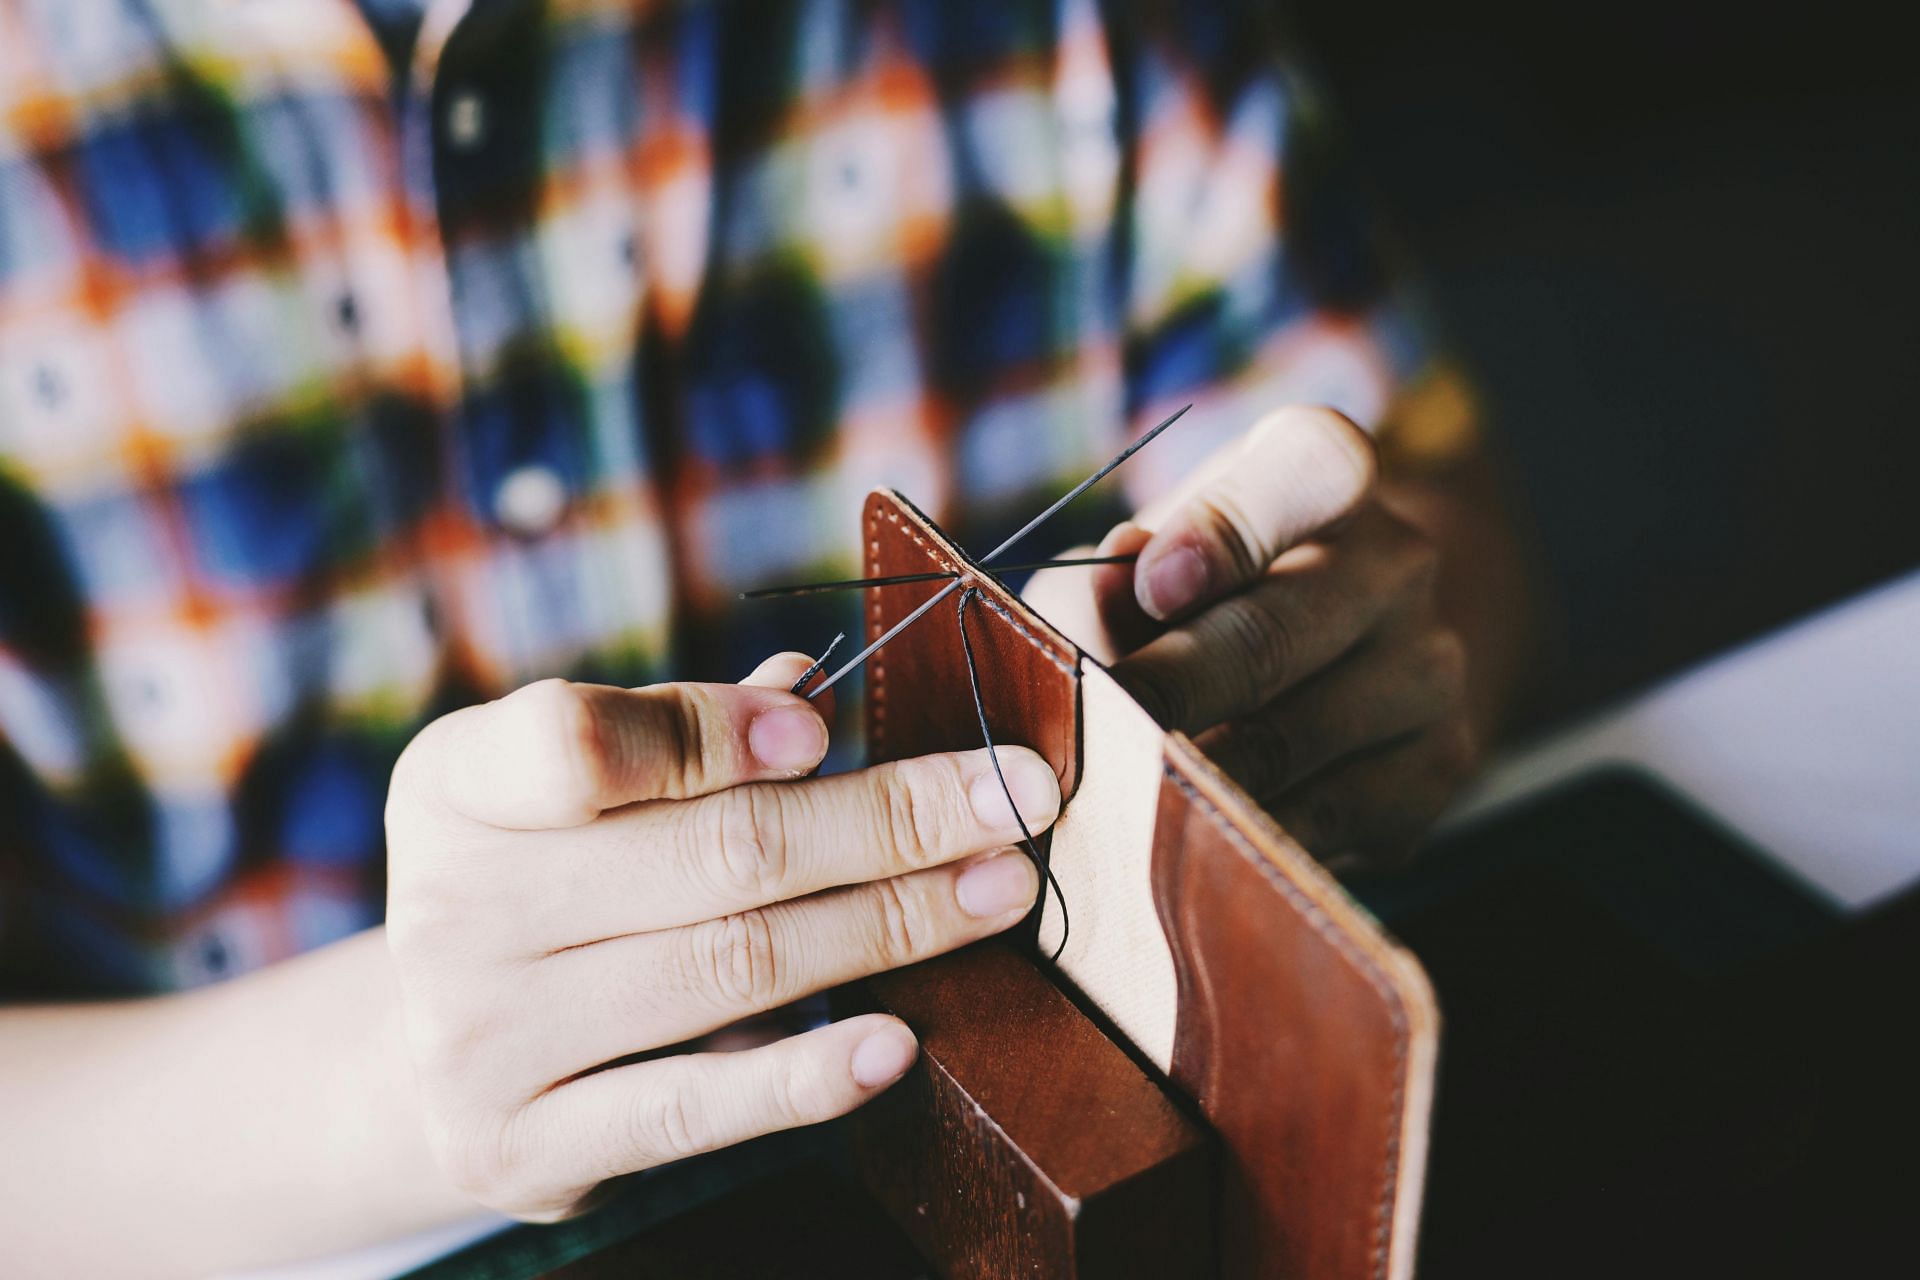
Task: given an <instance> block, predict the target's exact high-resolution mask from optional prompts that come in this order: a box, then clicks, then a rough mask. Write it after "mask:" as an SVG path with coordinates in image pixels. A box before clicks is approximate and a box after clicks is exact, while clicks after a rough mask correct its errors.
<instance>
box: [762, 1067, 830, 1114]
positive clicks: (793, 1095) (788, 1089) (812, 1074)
mask: <svg viewBox="0 0 1920 1280" xmlns="http://www.w3.org/2000/svg"><path fill="white" fill-rule="evenodd" d="M774 1071H775V1078H774V1083H773V1094H774V1099H775V1102H774V1105H775V1107H776V1108H777V1109H778V1114H779V1117H780V1119H781V1121H782V1122H783V1123H784V1124H786V1125H787V1126H788V1127H793V1126H798V1125H803V1124H816V1123H818V1122H820V1121H822V1120H828V1119H831V1118H832V1117H833V1116H834V1115H835V1114H837V1113H838V1111H839V1108H838V1107H837V1106H835V1105H834V1103H835V1099H834V1097H833V1091H832V1089H831V1088H830V1087H829V1085H828V1083H827V1081H826V1079H825V1078H824V1076H823V1073H822V1072H821V1071H820V1070H819V1068H818V1067H817V1065H815V1064H814V1063H812V1062H811V1061H808V1060H806V1059H802V1058H800V1057H798V1056H797V1055H796V1056H795V1057H794V1058H792V1059H790V1060H789V1061H787V1062H784V1063H782V1064H781V1065H779V1066H777V1067H775V1068H774Z"/></svg>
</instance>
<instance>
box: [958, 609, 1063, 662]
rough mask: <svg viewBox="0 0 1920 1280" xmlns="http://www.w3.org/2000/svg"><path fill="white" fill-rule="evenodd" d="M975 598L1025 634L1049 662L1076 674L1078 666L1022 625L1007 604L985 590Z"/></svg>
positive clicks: (1029, 642)
mask: <svg viewBox="0 0 1920 1280" xmlns="http://www.w3.org/2000/svg"><path fill="white" fill-rule="evenodd" d="M973 598H974V599H975V600H978V601H979V602H980V603H981V604H983V605H985V606H987V608H989V609H991V610H993V611H994V612H995V613H997V614H999V615H1000V616H1001V617H1002V618H1003V619H1005V620H1006V624H1007V625H1008V626H1010V627H1012V628H1013V629H1014V630H1015V631H1018V632H1019V633H1020V634H1021V635H1023V636H1025V637H1026V638H1027V643H1028V644H1030V645H1032V646H1033V647H1034V648H1036V649H1038V650H1039V651H1040V654H1041V656H1042V657H1044V658H1045V659H1046V660H1047V661H1048V662H1051V663H1052V664H1053V665H1054V666H1056V667H1058V668H1060V670H1061V671H1063V672H1065V673H1066V674H1067V675H1073V674H1075V672H1076V668H1075V666H1074V664H1073V663H1071V662H1068V661H1067V660H1066V659H1065V658H1063V657H1061V656H1060V655H1059V654H1057V653H1055V652H1054V650H1053V646H1052V645H1050V644H1048V643H1047V642H1046V641H1045V640H1042V639H1041V638H1040V637H1039V636H1037V635H1035V634H1034V633H1033V632H1031V631H1029V630H1027V629H1026V628H1025V627H1023V626H1021V625H1020V621H1019V619H1017V618H1015V617H1014V616H1013V614H1012V613H1010V612H1008V610H1007V607H1006V606H1005V605H1003V604H1001V603H1000V602H999V601H998V600H995V599H993V598H991V597H990V596H988V595H987V594H986V593H985V592H984V591H983V592H979V593H977V594H976V595H975V596H974V597H973Z"/></svg>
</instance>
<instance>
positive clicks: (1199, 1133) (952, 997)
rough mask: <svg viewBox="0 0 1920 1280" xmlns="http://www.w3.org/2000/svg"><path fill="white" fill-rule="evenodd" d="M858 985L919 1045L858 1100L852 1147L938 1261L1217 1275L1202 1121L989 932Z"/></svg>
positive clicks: (943, 1267)
mask: <svg viewBox="0 0 1920 1280" xmlns="http://www.w3.org/2000/svg"><path fill="white" fill-rule="evenodd" d="M866 989H867V991H868V993H869V994H870V995H871V997H872V998H873V1000H874V1002H875V1004H876V1005H877V1006H878V1007H879V1008H880V1009H883V1010H885V1011H886V1012H888V1013H892V1014H894V1015H896V1016H897V1017H900V1018H902V1019H903V1020H905V1021H906V1023H907V1024H908V1025H909V1026H911V1027H912V1028H913V1029H914V1031H915V1033H916V1034H917V1035H918V1036H919V1037H920V1041H921V1058H920V1062H919V1063H918V1064H917V1065H916V1066H915V1068H914V1069H913V1070H912V1071H911V1072H909V1073H908V1075H907V1078H906V1079H904V1080H902V1081H901V1082H900V1083H899V1084H897V1085H895V1086H894V1087H893V1088H892V1089H889V1090H888V1091H887V1092H886V1093H884V1094H882V1095H881V1096H880V1097H878V1098H876V1099H875V1100H874V1101H873V1102H871V1103H869V1104H867V1106H865V1107H863V1108H861V1109H860V1110H859V1111H858V1112H856V1113H855V1116H854V1152H855V1163H856V1166H857V1167H858V1169H859V1170H860V1173H861V1175H862V1178H863V1180H864V1182H865V1183H866V1185H867V1187H868V1189H869V1192H870V1194H872V1195H873V1196H874V1198H875V1199H877V1200H879V1201H880V1202H881V1203H882V1204H883V1205H885V1206H886V1207H887V1209H888V1210H889V1211H890V1212H891V1213H892V1215H893V1217H894V1221H895V1222H897V1223H898V1224H899V1225H900V1228H901V1230H902V1231H904V1232H905V1233H906V1235H907V1237H908V1238H909V1239H911V1240H912V1241H913V1243H914V1245H915V1247H917V1248H918V1249H919V1250H920V1252H921V1253H922V1254H923V1255H924V1256H925V1257H926V1258H927V1260H928V1261H929V1262H930V1263H932V1264H933V1265H934V1267H935V1268H936V1269H937V1271H938V1273H939V1274H940V1275H943V1276H947V1277H952V1278H954V1280H974V1278H979V1280H988V1278H993V1277H1011V1276H1048V1277H1072V1276H1089V1277H1094V1276H1098V1277H1135V1276H1137V1277H1140V1278H1141V1280H1162V1278H1166V1280H1173V1278H1175V1277H1193V1278H1194V1280H1200V1278H1201V1277H1205V1276H1211V1275H1213V1274H1214V1267H1213V1261H1212V1243H1211V1239H1210V1235H1211V1231H1212V1225H1213V1215H1212V1212H1211V1209H1210V1205H1211V1204H1212V1201H1213V1198H1214V1196H1213V1159H1212V1152H1211V1150H1210V1143H1209V1140H1208V1137H1207V1133H1206V1130H1205V1129H1204V1127H1202V1126H1201V1125H1200V1124H1199V1123H1198V1122H1196V1121H1194V1120H1192V1119H1190V1118H1188V1117H1187V1116H1186V1115H1185V1114H1184V1113H1183V1112H1182V1111H1181V1110H1180V1109H1179V1108H1178V1107H1176V1106H1175V1105H1174V1104H1173V1102H1172V1101H1171V1100H1170V1099H1169V1098H1168V1097H1167V1096H1166V1094H1165V1093H1163V1092H1162V1091H1161V1088H1160V1086H1159V1085H1158V1084H1156V1083H1155V1082H1154V1081H1152V1080H1151V1079H1149V1078H1148V1076H1147V1074H1146V1072H1145V1071H1144V1070H1142V1069H1141V1068H1140V1066H1139V1065H1137V1064H1136V1063H1135V1062H1134V1061H1133V1059H1132V1058H1130V1057H1128V1056H1127V1054H1126V1053H1125V1052H1123V1051H1122V1050H1121V1049H1120V1047H1119V1046H1118V1045H1116V1044H1114V1043H1113V1042H1112V1041H1110V1040H1108V1039H1107V1038H1106V1036H1105V1035H1103V1034H1102V1033H1101V1032H1100V1030H1099V1028H1097V1027H1095V1026H1094V1025H1093V1023H1092V1022H1090V1021H1089V1020H1088V1019H1087V1017H1086V1015H1085V1014H1083V1013H1081V1012H1080V1010H1079V1009H1077V1008H1075V1007H1074V1005H1073V1003H1072V1002H1071V1001H1070V1000H1068V999H1067V998H1066V996H1064V995H1063V994H1061V992H1060V990H1059V989H1058V988H1057V987H1055V986H1054V985H1053V984H1052V983H1051V982H1049V981H1048V980H1047V978H1046V977H1045V976H1044V975H1043V974H1042V973H1041V972H1040V971H1039V970H1038V969H1037V968H1035V966H1034V965H1033V963H1032V962H1031V961H1030V960H1028V959H1027V958H1026V957H1025V956H1022V955H1019V954H1017V953H1015V952H1014V951H1012V950H1011V949H1009V948H1008V947H1007V946H1006V945H1005V944H1004V943H1001V942H997V941H995V942H987V943H983V944H981V945H979V946H975V947H970V948H968V949H967V950H965V951H960V952H955V953H954V954H952V955H946V956H940V957H937V958H936V959H933V960H928V961H925V962H923V963H921V964H918V965H914V966H913V967H911V968H908V969H902V970H900V971H898V972H895V973H889V974H884V975H882V976H880V977H878V978H874V979H872V980H870V981H869V982H868V983H867V984H866ZM1040 1055H1044V1057H1043V1058H1042V1059H1041V1060H1038V1061H1037V1060H1036V1058H1037V1057H1040Z"/></svg>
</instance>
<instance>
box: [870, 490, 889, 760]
mask: <svg viewBox="0 0 1920 1280" xmlns="http://www.w3.org/2000/svg"><path fill="white" fill-rule="evenodd" d="M879 573H880V523H879V521H878V520H877V519H876V518H875V517H874V516H872V515H869V516H868V517H867V576H868V577H870V578H871V577H877V576H878V575H879ZM867 618H868V622H867V626H868V628H869V632H868V634H870V635H876V636H877V635H879V634H880V593H879V592H878V591H869V592H868V593H867ZM872 667H873V670H872V675H871V679H870V680H869V681H868V683H869V685H870V686H871V687H870V688H869V689H868V691H867V726H868V728H869V730H870V731H871V734H872V738H873V741H871V742H869V743H868V744H867V752H868V756H869V758H871V757H872V756H873V755H876V754H878V752H879V748H880V744H881V742H883V741H884V740H885V739H886V736H887V657H886V650H885V649H882V650H881V651H880V652H878V653H876V654H874V655H873V662H872Z"/></svg>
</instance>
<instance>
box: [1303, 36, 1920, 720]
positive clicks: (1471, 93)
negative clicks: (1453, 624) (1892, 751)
mask: <svg viewBox="0 0 1920 1280" xmlns="http://www.w3.org/2000/svg"><path fill="white" fill-rule="evenodd" d="M1288 12H1289V14H1290V17H1289V19H1288V20H1289V22H1290V23H1291V24H1292V26H1293V28H1294V31H1295V32H1296V34H1297V38H1298V39H1299V40H1300V42H1301V43H1302V45H1303V47H1304V49H1305V51H1306V53H1307V55H1308V59H1309V61H1310V64H1311V65H1313V66H1314V67H1315V68H1316V70H1317V72H1318V78H1319V82H1320V84H1321V87H1322V88H1324V89H1325V90H1326V91H1327V93H1328V95H1329V96H1330V97H1331V99H1332V105H1333V107H1334V108H1335V110H1336V111H1337V113H1338V114H1339V116H1340V117H1341V119H1342V123H1343V125H1344V128H1345V131H1346V133H1347V135H1348V138H1347V140H1348V143H1349V146H1348V148H1347V154H1348V155H1349V156H1350V163H1352V164H1353V165H1354V166H1355V167H1356V169H1357V170H1358V175H1357V176H1358V178H1359V181H1360V182H1361V184H1362V185H1363V187H1364V188H1366V189H1368V190H1369V192H1370V194H1371V195H1372V196H1373V198H1374V199H1375V201H1376V202H1377V203H1378V204H1379V205H1380V206H1381V207H1382V208H1383V209H1384V211H1385V213H1386V215H1387V217H1388V218H1389V220H1390V225H1391V226H1392V229H1393V230H1394V231H1395V232H1396V233H1397V234H1398V236H1399V238H1400V239H1401V240H1402V241H1403V242H1404V244H1405V246H1406V247H1407V249H1408V250H1409V251H1410V252H1411V255H1412V257H1413V258H1414V260H1415V262H1416V264H1417V265H1418V267H1419V268H1420V269H1421V271H1422V273H1423V274H1424V276H1425V278H1426V282H1427V286H1428V289H1429V293H1430V296H1429V301H1430V302H1431V303H1432V305H1433V308H1434V310H1435V312H1436V313H1437V315H1438V318H1439V319H1440V321H1441V322H1442V325H1443V328H1444V329H1445V331H1446V332H1447V335H1448V337H1449V338H1450V339H1451V341H1452V343H1453V344H1454V346H1455V349H1456V351H1457V353H1458V355H1459V356H1460V357H1461V358H1462V360H1463V361H1464V362H1465V364H1466V365H1467V367H1468V369H1469V371H1470V372H1471V373H1472V374H1473V375H1474V376H1475V377H1476V379H1477V381H1478V383H1479V386H1480V389H1481V391H1482V393H1483V394H1484V396H1485V399H1486V401H1487V404H1488V407H1489V408H1490V410H1491V415H1490V416H1491V418H1492V421H1493V423H1494V426H1495V429H1496V430H1497V431H1498V432H1499V434H1500V435H1501V437H1502V441H1503V444H1504V447H1505V451H1506V452H1507V454H1508V456H1509V458H1510V460H1511V462H1512V464H1513V467H1514V469H1515V473H1516V476H1517V479H1518V480H1519V482H1520V486H1521V489H1522V491H1523V492H1524V494H1525V498H1526V501H1527V504H1528V507H1529V508H1530V509H1529V511H1528V513H1527V514H1528V516H1529V518H1530V520H1531V522H1532V524H1533V525H1534V527H1535V528H1536V530H1537V532H1538V535H1539V538H1540V542H1541V545H1542V546H1543V548H1544V554H1545V557H1546V560H1547V564H1548V568H1549V570H1550V574H1551V577H1552V579H1553V583H1554V588H1555V590H1556V592H1557V593H1558V596H1559V600H1558V604H1559V607H1560V616H1561V620H1562V624H1563V625H1562V628H1561V635H1560V637H1559V649H1560V652H1559V657H1558V661H1557V662H1556V664H1555V671H1554V672H1553V679H1552V680H1551V682H1550V692H1549V693H1548V694H1547V695H1546V698H1545V700H1544V702H1543V703H1542V705H1540V706H1539V707H1537V708H1536V715H1540V714H1546V715H1555V714H1564V713H1568V712H1572V711H1577V710H1580V709H1584V708H1588V707H1591V706H1593V705H1594V704H1596V703H1598V702H1601V701H1604V700H1607V699H1609V698H1611V697H1614V696H1617V695H1619V694H1621V693H1623V692H1625V691H1626V690H1628V689H1629V688H1631V687H1632V686H1635V685H1637V684H1640V683H1642V682H1644V681H1646V680H1648V679H1650V678H1652V677H1655V676H1657V675H1659V674H1662V673H1665V672H1668V671H1671V670H1673V669H1674V668H1676V667H1678V666H1681V665H1684V664H1686V663H1688V662H1690V661H1692V660H1695V659H1698V658H1701V657H1704V656H1706V655H1708V654H1709V653H1712V652H1714V651H1716V650H1719V649H1723V648H1725V647H1727V646H1729V645H1731V644H1734V643H1736V642H1738V641H1740V640H1743V639H1745V638H1748V637H1750V636H1752V635H1754V634H1756V633H1758V632H1761V631H1764V630H1767V629H1769V628H1772V627H1774V626H1777V625H1778V624H1780V623H1782V622H1784V621H1786V620H1788V619H1791V618H1793V617H1796V616H1798V615H1801V614H1804V613H1806V612H1808V611H1810V610H1812V609H1814V608H1816V607H1818V606H1820V605H1822V604H1826V603H1829V602H1831V601H1835V600H1838V599H1840V598H1842V597H1845V596H1847V595H1850V594H1853V593H1855V592H1857V591H1859V590H1861V589H1863V588H1865V587H1867V586H1869V585H1871V584H1873V583H1875V582H1878V581H1881V580H1883V579H1885V578H1887V577H1890V576H1892V575H1894V574H1896V573H1898V572H1900V571H1901V570H1902V569H1905V568H1908V567H1910V566H1913V565H1915V564H1916V563H1920V519H1916V518H1915V516H1914V504H1915V487H1916V467H1915V460H1916V457H1920V444H1916V426H1917V424H1916V423H1915V421H1914V406H1915V402H1916V397H1915V395H1914V391H1915V388H1916V383H1917V382H1920V379H1917V378H1916V370H1920V344H1916V341H1915V339H1916V336H1917V333H1916V330H1917V326H1916V321H1915V318H1914V300H1915V298H1916V296H1920V163H1916V150H1917V149H1920V148H1916V139H1920V93H1917V92H1916V91H1915V88H1914V82H1915V75H1914V71H1913V66H1912V60H1911V58H1910V56H1909V53H1908V44H1907V42H1906V41H1904V40H1896V39H1895V38H1894V34H1893V32H1892V31H1891V30H1890V29H1889V26H1888V23H1889V22H1890V19H1886V18H1882V19H1877V20H1870V19H1869V18H1868V16H1867V13H1866V11H1865V9H1864V8H1863V7H1861V8H1854V7H1834V6H1831V5H1827V6H1797V7H1794V8H1792V9H1791V10H1789V11H1788V12H1787V13H1786V14H1783V15H1766V14H1763V13H1762V11H1761V8H1760V7H1758V6H1755V7H1751V8H1748V9H1745V10H1741V11H1731V10H1726V9H1722V8H1717V7H1715V8H1710V7H1707V6H1702V5H1698V4H1687V3H1677V4H1659V3H1653V2H1652V0H1625V2H1624V3H1611V4H1605V5H1598V6H1570V5H1554V4H1537V3H1536V4H1518V3H1511V2H1510V0H1454V2H1453V3H1450V4H1445V5H1435V4H1415V3H1412V2H1411V0H1340V2H1338V3H1325V2H1322V0H1308V2H1306V3H1299V4H1296V5H1294V6H1293V7H1292V8H1291V9H1290V10H1289V11H1288ZM1917 642H1920V641H1917Z"/></svg>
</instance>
